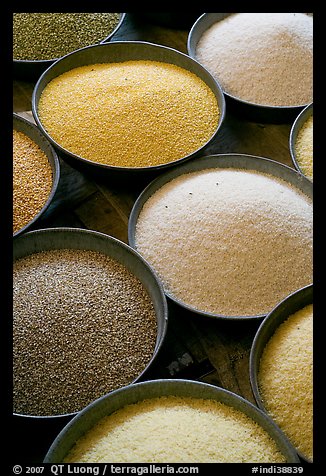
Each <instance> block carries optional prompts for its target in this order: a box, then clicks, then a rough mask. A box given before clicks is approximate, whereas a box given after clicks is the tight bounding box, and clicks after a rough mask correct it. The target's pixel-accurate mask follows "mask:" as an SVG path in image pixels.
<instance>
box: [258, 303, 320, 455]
mask: <svg viewBox="0 0 326 476" xmlns="http://www.w3.org/2000/svg"><path fill="white" fill-rule="evenodd" d="M312 339H313V306H312V304H311V305H308V306H306V307H304V308H303V309H301V310H300V311H298V312H296V313H295V314H292V315H291V316H290V317H289V318H288V319H287V320H286V321H285V322H283V323H282V324H281V325H280V326H279V327H278V329H277V330H276V332H275V333H274V335H273V336H272V337H271V339H270V340H269V342H268V343H267V345H266V347H265V349H264V352H263V354H262V358H261V362H260V367H259V374H258V383H259V388H260V392H261V396H262V400H263V403H264V406H265V408H266V410H267V411H268V412H269V414H270V415H271V416H272V417H273V418H274V420H275V421H276V423H277V424H278V425H279V427H280V428H281V429H282V430H283V431H284V433H285V434H286V435H287V436H288V438H289V439H290V440H291V441H292V444H293V445H294V446H295V447H296V448H297V449H298V450H299V451H300V452H301V453H302V454H303V455H305V456H306V457H308V458H309V459H311V460H312V450H313V447H312V446H313V340H312Z"/></svg>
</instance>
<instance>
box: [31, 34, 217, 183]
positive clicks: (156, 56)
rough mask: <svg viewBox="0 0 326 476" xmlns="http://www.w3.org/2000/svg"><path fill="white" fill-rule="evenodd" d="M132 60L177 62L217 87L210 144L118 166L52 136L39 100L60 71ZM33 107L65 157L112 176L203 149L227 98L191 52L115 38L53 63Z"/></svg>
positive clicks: (37, 90)
mask: <svg viewBox="0 0 326 476" xmlns="http://www.w3.org/2000/svg"><path fill="white" fill-rule="evenodd" d="M129 60H153V61H160V62H164V63H170V64H175V65H177V66H180V67H181V68H184V69H186V70H188V71H191V72H192V73H194V74H196V75H197V76H198V77H199V78H201V79H202V80H203V81H204V82H205V83H206V84H207V85H208V86H209V88H210V89H211V90H212V91H213V93H214V95H215V97H216V99H217V103H218V107H219V112H220V116H219V123H218V125H217V128H216V130H215V132H214V134H213V135H212V137H211V138H210V139H209V140H208V141H207V142H206V144H204V145H203V146H202V147H200V148H199V149H197V150H196V151H194V152H192V153H191V154H189V155H187V156H185V157H181V158H180V159H178V160H175V161H172V162H169V163H166V164H161V165H157V166H150V167H118V166H112V165H106V164H100V163H97V162H93V161H90V160H87V159H84V158H82V157H80V156H78V155H75V154H73V153H71V152H69V151H68V150H66V149H65V148H63V147H62V146H60V145H59V144H58V143H57V142H55V141H54V140H53V139H52V137H51V136H50V135H49V134H48V133H47V131H46V130H45V128H44V127H43V125H42V122H41V120H40V118H39V116H38V104H39V100H40V96H41V94H42V91H43V90H44V88H45V87H46V85H47V84H48V83H49V82H50V81H51V80H52V79H54V78H55V77H57V76H59V75H60V74H62V73H64V72H66V71H69V70H71V69H73V68H76V67H79V66H83V65H88V64H94V63H106V62H108V63H110V62H113V63H115V62H124V61H129ZM32 111H33V116H34V118H35V121H36V123H37V125H38V126H39V127H40V129H41V130H42V132H43V133H44V135H45V136H46V137H47V139H48V140H49V141H50V142H51V143H52V144H53V145H54V147H55V148H56V149H57V150H58V151H59V152H60V153H61V155H62V156H63V157H64V158H65V159H69V158H70V159H72V160H73V162H72V163H73V164H74V165H76V163H77V164H78V163H79V165H83V166H84V167H87V170H88V171H93V172H94V171H97V172H98V173H100V174H101V175H103V173H105V172H108V173H109V175H111V176H112V173H114V172H115V173H118V174H121V172H125V173H130V172H136V173H138V172H144V171H147V172H154V171H157V170H161V169H165V168H167V167H170V166H171V165H174V164H176V163H180V162H182V161H185V160H187V159H190V158H192V157H195V156H196V155H198V154H199V153H200V152H201V151H202V149H203V148H204V147H206V146H207V145H208V144H209V143H210V142H211V141H212V140H213V139H214V138H215V136H216V134H217V132H218V131H219V129H220V127H221V125H222V122H223V120H224V115H225V99H224V95H223V92H222V89H221V87H220V85H219V84H218V83H217V82H216V81H215V79H214V78H213V76H212V75H211V74H210V73H209V72H208V71H207V70H206V69H205V68H204V67H203V66H201V65H200V64H199V63H198V62H197V61H196V60H194V59H192V58H190V57H189V56H188V55H186V54H183V53H181V52H180V51H177V50H175V49H173V48H168V47H166V46H162V45H156V44H153V43H148V42H142V41H114V42H111V43H107V44H101V45H93V46H89V47H86V48H81V49H80V50H77V51H75V52H73V53H71V54H69V55H67V56H64V57H63V58H61V59H60V60H58V61H57V62H56V63H54V64H53V65H52V66H50V68H48V69H47V70H46V71H45V72H44V73H43V75H42V76H41V77H40V78H39V80H38V82H37V83H36V85H35V88H34V91H33V95H32ZM130 120H131V121H132V118H130ZM162 147H164V144H162Z"/></svg>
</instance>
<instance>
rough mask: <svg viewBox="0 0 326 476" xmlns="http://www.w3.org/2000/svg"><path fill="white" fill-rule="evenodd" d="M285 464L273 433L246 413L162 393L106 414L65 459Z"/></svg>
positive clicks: (204, 401)
mask: <svg viewBox="0 0 326 476" xmlns="http://www.w3.org/2000/svg"><path fill="white" fill-rule="evenodd" d="M108 461H110V462H112V463H114V462H120V463H128V462H129V463H182V462H184V463H192V462H195V463H200V462H204V463H205V462H206V463H210V462H212V463H213V462H226V463H230V462H240V463H242V462H273V463H276V462H284V461H285V459H284V456H283V455H282V454H281V453H280V451H279V449H278V448H277V446H276V443H275V441H273V440H272V439H271V438H270V436H269V435H268V434H267V433H266V432H265V430H263V428H262V427H261V426H259V425H258V424H257V423H256V422H254V421H253V420H251V419H250V418H249V417H247V415H245V414H244V413H242V412H241V411H238V410H235V409H234V408H232V407H230V406H228V405H225V404H222V403H220V402H217V401H215V400H204V399H199V398H198V399H197V398H192V397H175V396H168V397H158V398H152V399H146V400H143V401H141V402H138V403H136V404H133V405H127V406H125V407H124V408H122V409H119V410H117V411H116V412H115V413H113V414H111V415H109V416H108V417H104V418H103V419H102V420H100V422H99V423H98V424H97V425H96V426H95V427H94V428H93V429H91V430H90V431H89V432H88V433H86V434H85V435H84V436H83V437H82V438H81V439H80V440H78V441H77V443H76V445H75V446H74V447H73V448H72V450H71V452H70V453H69V454H68V456H67V457H66V458H65V461H64V462H66V463H73V462H81V463H84V462H88V463H89V462H91V463H99V462H108Z"/></svg>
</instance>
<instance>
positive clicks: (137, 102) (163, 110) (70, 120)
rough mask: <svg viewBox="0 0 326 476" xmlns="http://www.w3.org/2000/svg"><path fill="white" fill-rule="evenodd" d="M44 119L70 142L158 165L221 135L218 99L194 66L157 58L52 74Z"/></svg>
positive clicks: (81, 150) (83, 150)
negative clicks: (217, 131) (155, 59)
mask: <svg viewBox="0 0 326 476" xmlns="http://www.w3.org/2000/svg"><path fill="white" fill-rule="evenodd" d="M38 114H39V118H40V121H41V123H42V125H43V126H44V128H45V129H46V131H47V132H48V134H49V135H50V136H51V137H52V138H53V139H54V140H55V141H56V142H57V144H59V145H60V146H61V147H63V148H64V149H66V150H68V151H69V152H71V153H73V154H75V155H78V156H80V157H82V158H84V159H86V160H89V161H92V162H96V163H100V164H106V165H111V166H117V167H131V168H134V167H151V166H157V165H161V164H166V163H169V162H173V161H175V160H178V159H181V158H183V157H185V156H187V155H189V154H192V153H193V152H195V151H196V150H198V149H199V148H201V147H202V146H204V145H205V144H206V143H207V142H208V141H209V140H210V139H211V137H212V136H213V135H214V133H215V131H216V129H217V126H218V121H219V115H220V114H219V106H218V103H217V99H216V97H215V95H214V93H213V92H212V90H211V89H210V88H209V87H208V86H207V85H206V83H205V82H204V81H202V80H201V79H200V78H199V77H198V76H196V75H195V74H193V73H191V72H189V71H187V70H185V69H184V68H180V67H178V66H176V65H173V64H168V63H163V62H157V61H145V60H135V61H125V62H121V63H103V64H102V63H101V64H93V65H87V66H81V67H77V68H74V69H72V70H70V71H67V72H65V73H63V74H61V75H60V76H58V77H56V78H55V79H53V80H52V81H50V82H49V83H48V84H47V86H46V87H45V88H44V90H43V92H42V94H41V97H40V101H39V105H38Z"/></svg>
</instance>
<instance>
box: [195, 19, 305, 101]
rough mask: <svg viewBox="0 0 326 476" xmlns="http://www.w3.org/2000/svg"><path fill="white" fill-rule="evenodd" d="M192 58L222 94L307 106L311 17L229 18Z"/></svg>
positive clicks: (211, 30) (211, 31)
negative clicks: (223, 91) (219, 86)
mask: <svg viewBox="0 0 326 476" xmlns="http://www.w3.org/2000/svg"><path fill="white" fill-rule="evenodd" d="M196 58H197V59H198V61H199V62H200V63H202V64H203V65H204V66H205V67H206V68H207V69H208V70H210V72H211V73H212V74H213V76H215V78H216V79H217V80H218V81H219V82H220V84H221V86H222V87H223V88H224V90H225V91H226V92H227V93H229V94H231V95H232V96H236V97H238V98H240V99H242V100H245V101H249V102H253V103H255V104H262V105H268V106H295V105H302V104H308V103H310V102H311V101H312V90H313V18H312V17H311V16H309V15H306V14H304V13H234V14H231V15H230V16H228V17H226V18H225V19H223V20H222V21H219V22H216V23H214V24H213V25H212V26H211V27H210V28H209V29H208V30H207V31H206V32H204V33H203V35H202V37H201V38H200V39H199V42H198V44H197V48H196Z"/></svg>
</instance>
